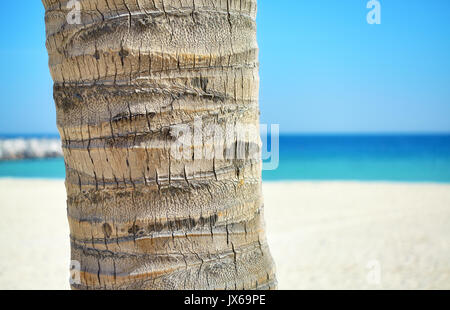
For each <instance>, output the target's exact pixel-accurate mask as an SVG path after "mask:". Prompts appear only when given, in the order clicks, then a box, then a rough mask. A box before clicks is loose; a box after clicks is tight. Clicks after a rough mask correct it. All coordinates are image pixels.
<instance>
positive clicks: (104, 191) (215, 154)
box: [43, 0, 276, 289]
mask: <svg viewBox="0 0 450 310" xmlns="http://www.w3.org/2000/svg"><path fill="white" fill-rule="evenodd" d="M43 4H44V6H45V9H46V14H45V20H46V32H47V40H46V45H47V50H48V54H49V67H50V72H51V75H52V78H53V80H54V99H55V103H56V109H57V125H58V130H59V132H60V135H61V141H62V146H63V151H64V159H65V165H66V190H67V212H68V219H69V225H70V242H71V253H72V254H71V256H72V260H74V261H77V262H79V265H80V278H79V280H80V281H75V282H74V283H72V288H75V289H268V288H275V286H276V280H275V275H274V267H273V261H272V258H271V255H270V252H269V249H268V246H267V242H266V238H265V232H264V220H263V200H262V194H261V166H262V163H261V160H260V156H252V152H253V153H255V154H257V155H260V146H261V145H260V139H259V135H255V134H250V133H248V132H250V131H248V132H247V133H245V134H242V132H243V131H245V130H246V129H248V128H258V122H259V108H258V88H259V77H258V47H257V43H256V24H255V17H256V0H79V1H76V0H71V1H66V0H43ZM205 128H206V129H207V130H206V129H205ZM236 128H237V129H236ZM211 129H212V130H211ZM242 155H244V156H242ZM253 155H254V154H253Z"/></svg>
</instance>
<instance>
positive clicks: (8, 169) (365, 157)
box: [0, 135, 450, 183]
mask: <svg viewBox="0 0 450 310" xmlns="http://www.w3.org/2000/svg"><path fill="white" fill-rule="evenodd" d="M279 154H280V161H279V166H278V168H277V169H276V170H272V171H263V179H264V180H270V181H277V180H356V181H403V182H445V183H448V182H450V135H384V136H379V135H364V136H363V135H354V136H353V135H311V136H305V135H302V136H294V135H290V136H281V137H280V148H279ZM64 175H65V171H64V160H63V159H62V158H54V159H40V160H20V161H4V162H0V177H17V178H64Z"/></svg>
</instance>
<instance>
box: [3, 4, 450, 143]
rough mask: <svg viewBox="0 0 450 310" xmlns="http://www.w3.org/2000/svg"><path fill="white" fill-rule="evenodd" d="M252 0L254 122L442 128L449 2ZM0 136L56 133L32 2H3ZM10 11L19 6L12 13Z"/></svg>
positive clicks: (375, 129) (289, 127)
mask: <svg viewBox="0 0 450 310" xmlns="http://www.w3.org/2000/svg"><path fill="white" fill-rule="evenodd" d="M366 3H367V1H366V0H341V1H337V0H308V1H306V0H279V1H274V0H259V10H258V41H259V47H260V62H261V72H260V73H261V91H260V104H261V122H263V123H269V124H270V123H278V124H280V130H281V132H284V133H294V132H295V133H341V132H345V133H367V132H370V133H380V132H388V133H393V132H402V133H403V132H450V1H448V0H408V1H407V0H380V3H381V24H380V25H369V24H367V22H366V15H367V13H368V12H369V10H368V9H367V8H366ZM2 9H3V12H13V14H3V16H2V18H1V19H0V24H1V29H2V30H1V31H2V35H1V36H0V43H1V44H0V56H1V57H0V68H1V69H0V70H1V74H0V88H1V89H0V96H1V97H0V112H1V113H0V134H13V133H55V132H56V125H55V108H54V103H53V99H52V82H51V78H50V75H49V73H48V67H47V54H46V50H45V28H44V17H43V16H44V12H43V8H42V4H41V3H40V1H36V0H33V1H9V2H6V3H4V4H2ZM14 12H16V13H17V12H21V13H20V14H18V13H17V14H16V13H14Z"/></svg>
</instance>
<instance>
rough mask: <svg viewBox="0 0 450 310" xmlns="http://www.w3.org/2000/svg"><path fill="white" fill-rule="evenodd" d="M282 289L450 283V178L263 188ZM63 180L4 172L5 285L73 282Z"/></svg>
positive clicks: (1, 258)
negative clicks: (426, 181) (10, 176)
mask: <svg viewBox="0 0 450 310" xmlns="http://www.w3.org/2000/svg"><path fill="white" fill-rule="evenodd" d="M263 189H264V196H265V207H266V211H265V214H266V226H267V233H268V239H269V244H270V246H271V250H272V254H273V256H274V259H275V262H276V265H277V273H278V282H279V288H280V289H401V288H402V289H450V185H446V184H413V183H376V182H374V183H359V182H277V183H265V184H264V186H263ZM68 235H69V230H68V225H67V220H66V204H65V189H64V182H63V181H60V180H57V181H50V180H20V179H15V180H12V179H0V246H1V247H0V249H1V251H0V289H68V288H69V285H68V278H69V272H68V267H69V260H70V258H69V257H70V255H69V239H68Z"/></svg>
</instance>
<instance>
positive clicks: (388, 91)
mask: <svg viewBox="0 0 450 310" xmlns="http://www.w3.org/2000/svg"><path fill="white" fill-rule="evenodd" d="M371 2H377V3H379V4H380V11H379V12H376V13H379V14H380V23H379V24H376V23H375V24H370V23H369V22H368V14H371V12H373V11H372V10H373V9H374V8H375V7H372V6H369V8H368V7H367V4H368V3H371ZM3 9H4V11H5V12H20V15H19V14H4V15H3V17H2V18H1V19H0V24H1V31H2V35H1V36H0V43H1V44H0V53H1V57H0V70H1V73H2V74H0V96H1V98H0V111H1V113H0V215H1V216H0V223H1V226H0V230H1V237H0V238H1V239H0V245H1V247H2V251H1V252H0V288H56V289H64V288H67V287H68V281H67V279H68V265H69V239H68V234H69V232H68V225H67V220H66V216H65V212H66V209H65V192H64V182H63V180H64V160H63V159H62V157H61V150H60V143H59V136H58V132H57V129H56V119H55V114H56V112H55V107H54V102H53V98H52V81H51V78H50V75H49V70H48V64H47V61H48V56H47V52H46V49H45V25H44V9H43V6H42V4H41V3H40V1H8V2H5V3H4V4H3ZM257 23H258V43H259V47H260V78H261V85H260V107H261V123H262V124H267V125H269V126H270V125H272V124H278V125H279V128H280V136H279V148H278V149H272V150H271V152H272V153H273V152H278V153H279V163H278V166H277V169H274V170H265V171H263V180H264V185H263V189H264V195H265V199H266V203H265V207H266V223H267V230H268V238H269V244H270V246H271V249H272V252H273V255H274V258H275V262H276V265H277V269H278V278H279V286H280V288H284V289H298V288H319V289H320V288H328V289H339V288H352V289H359V288H371V289H383V288H421V289H428V288H431V289H432V288H447V289H449V288H450V242H449V239H450V225H448V223H450V184H449V182H450V87H449V85H450V58H449V55H450V2H449V1H447V0H430V1H423V0H397V1H387V0H384V1H383V0H380V1H366V0H344V1H334V0H321V1H312V0H309V1H306V0H295V1H294V0H282V1H270V0H259V2H258V18H257ZM271 138H272V140H271ZM273 139H277V137H276V136H274V135H272V137H270V136H269V139H268V141H269V145H270V141H272V145H273ZM263 140H265V139H263ZM268 160H269V161H270V159H268Z"/></svg>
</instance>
